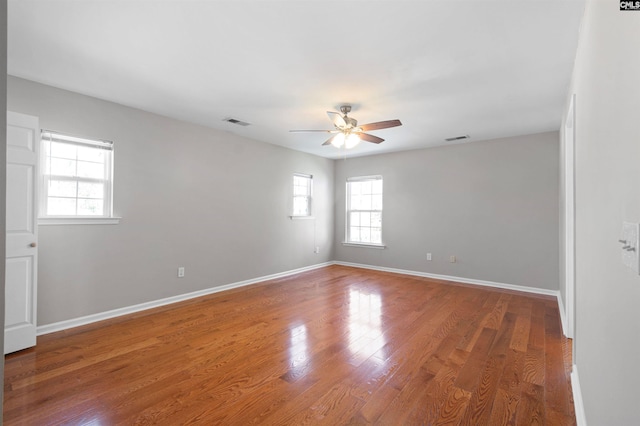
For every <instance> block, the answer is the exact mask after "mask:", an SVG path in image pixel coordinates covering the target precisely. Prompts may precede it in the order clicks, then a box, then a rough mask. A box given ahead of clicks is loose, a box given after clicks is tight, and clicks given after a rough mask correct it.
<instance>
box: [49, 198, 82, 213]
mask: <svg viewBox="0 0 640 426" xmlns="http://www.w3.org/2000/svg"><path fill="white" fill-rule="evenodd" d="M47 214H48V215H52V216H75V215H76V199H75V198H56V197H49V198H48V199H47Z"/></svg>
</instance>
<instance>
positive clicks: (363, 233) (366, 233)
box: [360, 228, 371, 243]
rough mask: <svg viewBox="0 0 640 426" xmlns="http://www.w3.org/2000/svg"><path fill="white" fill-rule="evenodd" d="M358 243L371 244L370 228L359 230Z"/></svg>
mask: <svg viewBox="0 0 640 426" xmlns="http://www.w3.org/2000/svg"><path fill="white" fill-rule="evenodd" d="M360 241H361V242H363V243H370V242H371V229H370V228H360Z"/></svg>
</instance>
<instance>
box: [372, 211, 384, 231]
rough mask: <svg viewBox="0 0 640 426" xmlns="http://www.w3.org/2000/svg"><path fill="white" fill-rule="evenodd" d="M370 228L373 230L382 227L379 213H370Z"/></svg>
mask: <svg viewBox="0 0 640 426" xmlns="http://www.w3.org/2000/svg"><path fill="white" fill-rule="evenodd" d="M371 226H372V227H374V228H381V227H382V215H381V214H380V213H375V212H372V213H371Z"/></svg>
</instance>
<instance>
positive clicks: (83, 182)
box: [40, 131, 113, 218]
mask: <svg viewBox="0 0 640 426" xmlns="http://www.w3.org/2000/svg"><path fill="white" fill-rule="evenodd" d="M42 148H43V149H42V150H41V151H42V168H41V170H42V178H43V185H42V191H41V202H40V217H42V218H55V217H57V218H65V217H78V218H81V217H102V218H109V217H111V216H112V210H111V197H112V188H113V179H112V178H113V172H112V170H113V168H112V167H113V142H110V141H102V140H94V139H84V138H78V137H74V136H67V135H62V134H59V133H53V132H49V131H43V132H42Z"/></svg>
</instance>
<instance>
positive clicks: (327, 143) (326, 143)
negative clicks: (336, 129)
mask: <svg viewBox="0 0 640 426" xmlns="http://www.w3.org/2000/svg"><path fill="white" fill-rule="evenodd" d="M336 136H338V135H333V136H331V137H330V138H329V139H327V140H326V141H325V142H324V143H323V144H322V146H325V145H331V142H333V138H335V137H336Z"/></svg>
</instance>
